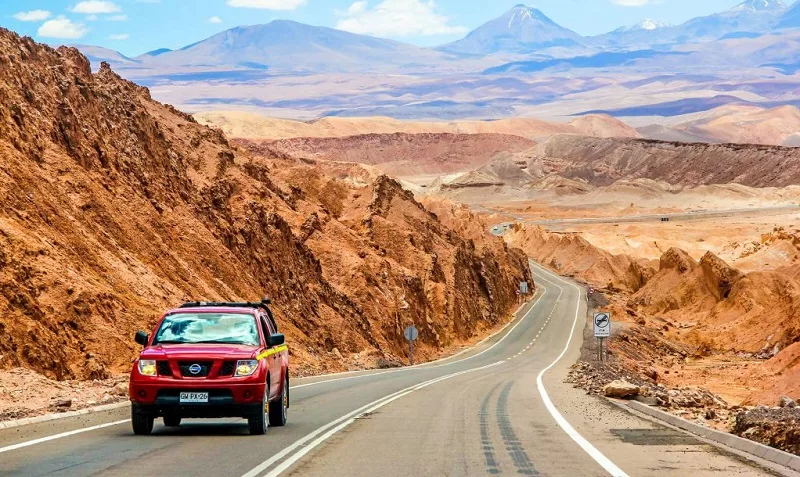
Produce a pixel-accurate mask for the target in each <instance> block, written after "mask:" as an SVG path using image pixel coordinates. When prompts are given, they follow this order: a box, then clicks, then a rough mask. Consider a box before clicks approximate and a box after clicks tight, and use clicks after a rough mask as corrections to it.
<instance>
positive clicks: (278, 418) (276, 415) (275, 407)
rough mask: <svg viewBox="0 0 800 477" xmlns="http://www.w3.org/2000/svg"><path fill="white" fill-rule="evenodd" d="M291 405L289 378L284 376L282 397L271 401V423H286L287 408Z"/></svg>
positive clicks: (278, 424) (277, 424)
mask: <svg viewBox="0 0 800 477" xmlns="http://www.w3.org/2000/svg"><path fill="white" fill-rule="evenodd" d="M288 407H289V380H288V379H286V378H284V381H283V392H281V395H280V397H279V398H278V399H277V400H276V401H275V402H272V403H270V406H269V425H270V426H275V427H282V426H285V425H286V409H287V408H288Z"/></svg>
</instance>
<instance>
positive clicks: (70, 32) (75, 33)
mask: <svg viewBox="0 0 800 477" xmlns="http://www.w3.org/2000/svg"><path fill="white" fill-rule="evenodd" d="M87 33H89V29H88V28H86V27H85V26H84V25H83V23H73V22H72V21H71V20H70V19H69V18H67V17H65V16H63V15H62V16H60V17H58V18H54V19H52V20H48V21H46V22H44V23H43V24H42V26H40V27H39V31H38V34H39V36H41V37H44V38H66V39H70V40H76V39H78V38H81V37H82V36H84V35H86V34H87Z"/></svg>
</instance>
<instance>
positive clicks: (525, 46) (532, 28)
mask: <svg viewBox="0 0 800 477" xmlns="http://www.w3.org/2000/svg"><path fill="white" fill-rule="evenodd" d="M580 40H581V36H580V35H578V34H577V33H575V32H574V31H572V30H569V29H567V28H564V27H562V26H561V25H559V24H557V23H556V22H554V21H553V20H551V19H550V18H548V17H547V15H545V14H544V13H542V12H541V11H539V10H537V9H535V8H530V7H528V6H525V5H517V6H516V7H514V8H512V9H511V10H509V11H507V12H506V13H504V14H503V15H502V16H500V17H498V18H495V19H494V20H491V21H489V22H486V23H484V24H483V25H481V26H480V27H478V28H477V29H475V30H473V31H472V32H470V33H469V34H468V35H467V36H466V37H465V38H463V39H461V40H458V41H456V42H454V43H450V44H449V45H444V46H443V47H442V48H441V49H442V50H445V51H450V52H455V53H463V54H472V55H487V54H491V53H498V52H507V53H530V52H533V51H535V50H536V49H540V48H546V47H550V46H565V45H576V44H579V42H580Z"/></svg>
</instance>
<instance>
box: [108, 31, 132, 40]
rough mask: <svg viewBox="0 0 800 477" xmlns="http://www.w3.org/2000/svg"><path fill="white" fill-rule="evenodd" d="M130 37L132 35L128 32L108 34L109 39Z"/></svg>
mask: <svg viewBox="0 0 800 477" xmlns="http://www.w3.org/2000/svg"><path fill="white" fill-rule="evenodd" d="M130 37H131V36H130V35H129V34H127V33H118V34H116V35H108V39H109V40H118V41H121V40H127V39H128V38H130Z"/></svg>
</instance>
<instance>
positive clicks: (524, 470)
mask: <svg viewBox="0 0 800 477" xmlns="http://www.w3.org/2000/svg"><path fill="white" fill-rule="evenodd" d="M513 385H514V383H513V382H510V383H508V384H506V385H505V387H504V388H503V390H502V391H500V399H499V400H498V401H497V424H498V425H499V426H500V435H501V436H502V437H503V442H504V443H505V445H506V451H508V455H509V456H510V457H511V460H512V461H513V462H514V466H515V467H516V468H517V473H518V474H523V475H540V474H539V472H538V471H537V470H536V468H535V467H534V466H533V462H531V459H530V457H528V453H527V452H525V448H524V447H522V443H520V441H519V439H517V434H516V432H514V427H513V426H512V425H511V419H510V418H509V417H508V394H509V393H510V392H511V387H512V386H513Z"/></svg>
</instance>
